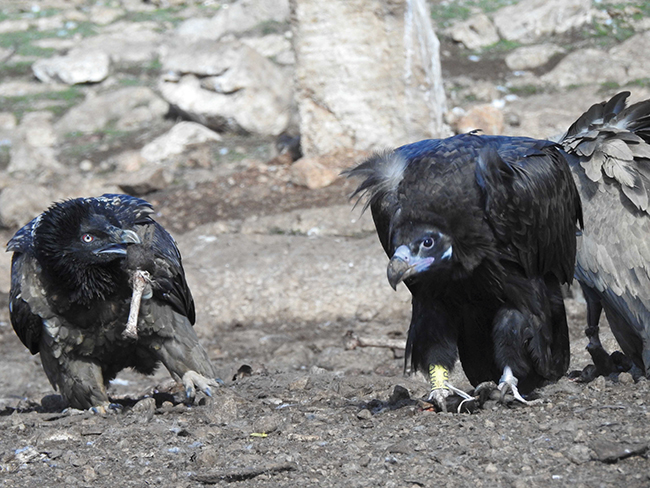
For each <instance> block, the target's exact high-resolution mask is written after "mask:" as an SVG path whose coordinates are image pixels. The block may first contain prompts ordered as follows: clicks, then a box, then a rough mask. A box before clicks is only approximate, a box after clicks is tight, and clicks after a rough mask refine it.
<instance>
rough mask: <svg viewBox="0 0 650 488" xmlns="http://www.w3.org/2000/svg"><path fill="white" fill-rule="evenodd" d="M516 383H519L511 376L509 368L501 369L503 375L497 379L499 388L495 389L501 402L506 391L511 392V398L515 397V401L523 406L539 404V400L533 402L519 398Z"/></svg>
mask: <svg viewBox="0 0 650 488" xmlns="http://www.w3.org/2000/svg"><path fill="white" fill-rule="evenodd" d="M517 383H519V380H518V379H517V378H516V377H515V375H514V374H512V369H511V368H510V366H506V367H505V368H503V375H502V376H501V379H499V386H497V388H498V389H499V391H500V392H501V402H503V400H504V398H505V396H506V393H507V392H508V390H510V391H512V394H513V396H514V397H515V399H516V400H519V401H520V402H521V403H523V404H525V405H535V404H536V403H539V400H533V401H529V400H526V399H524V397H522V396H521V394H520V393H519V390H518V389H517Z"/></svg>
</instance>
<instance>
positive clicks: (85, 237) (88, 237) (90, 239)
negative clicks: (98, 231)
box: [81, 234, 95, 244]
mask: <svg viewBox="0 0 650 488" xmlns="http://www.w3.org/2000/svg"><path fill="white" fill-rule="evenodd" d="M94 240H95V236H93V235H91V234H84V235H82V236H81V242H84V243H86V244H90V243H91V242H93V241H94Z"/></svg>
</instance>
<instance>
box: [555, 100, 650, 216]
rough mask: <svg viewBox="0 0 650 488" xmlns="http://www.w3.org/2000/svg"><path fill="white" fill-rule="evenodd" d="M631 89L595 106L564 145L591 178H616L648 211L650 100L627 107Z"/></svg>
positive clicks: (576, 124) (642, 207)
mask: <svg viewBox="0 0 650 488" xmlns="http://www.w3.org/2000/svg"><path fill="white" fill-rule="evenodd" d="M629 95H630V93H629V92H621V93H619V94H617V95H615V96H614V97H612V98H611V99H610V100H609V101H607V102H601V103H597V104H594V105H592V106H591V107H590V108H589V110H587V111H586V112H585V113H584V114H582V115H581V116H580V117H579V118H578V120H576V122H575V123H574V124H573V125H572V126H571V127H570V128H569V130H568V131H567V133H566V134H565V135H564V136H563V137H562V139H561V140H560V144H561V145H562V147H563V148H564V150H565V151H567V152H568V153H569V154H573V155H575V156H577V157H578V158H580V165H581V166H582V168H583V169H584V171H585V174H586V175H587V177H588V178H589V179H590V180H591V181H593V182H596V183H598V182H600V181H601V180H602V179H603V178H604V177H606V178H609V179H611V180H614V181H616V182H617V183H618V184H619V185H620V189H621V191H622V192H623V194H624V195H625V196H626V197H627V199H629V201H630V202H632V203H633V204H634V206H635V207H636V208H638V209H639V210H642V211H644V212H648V201H649V193H648V192H649V191H650V144H649V143H650V100H645V101H642V102H638V103H635V104H633V105H630V106H629V107H626V99H627V98H628V96H629Z"/></svg>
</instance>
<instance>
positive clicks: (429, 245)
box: [422, 237, 433, 249]
mask: <svg viewBox="0 0 650 488" xmlns="http://www.w3.org/2000/svg"><path fill="white" fill-rule="evenodd" d="M422 247H423V248H425V249H431V248H432V247H433V239H431V237H427V238H426V239H424V240H423V241H422Z"/></svg>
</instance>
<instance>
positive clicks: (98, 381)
mask: <svg viewBox="0 0 650 488" xmlns="http://www.w3.org/2000/svg"><path fill="white" fill-rule="evenodd" d="M41 361H42V363H43V368H44V369H45V371H46V372H47V373H48V378H49V379H50V381H51V382H52V384H53V385H55V386H56V388H58V389H59V391H60V392H61V395H63V397H65V399H66V400H67V401H68V403H69V405H70V406H71V407H72V408H76V409H78V410H87V409H90V410H91V411H92V412H94V413H107V412H110V411H111V410H115V404H112V403H111V402H110V400H109V399H108V394H107V393H106V386H105V385H104V376H103V374H102V368H101V366H100V365H99V364H97V363H94V362H92V361H89V360H87V359H77V358H75V357H71V356H66V355H61V356H59V357H58V358H56V357H54V355H53V354H52V352H51V350H50V349H47V348H43V349H41ZM120 408H121V406H120Z"/></svg>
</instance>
